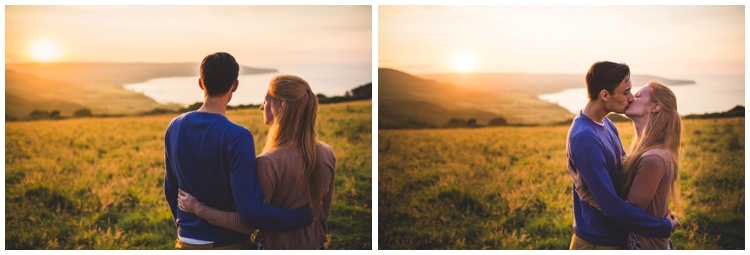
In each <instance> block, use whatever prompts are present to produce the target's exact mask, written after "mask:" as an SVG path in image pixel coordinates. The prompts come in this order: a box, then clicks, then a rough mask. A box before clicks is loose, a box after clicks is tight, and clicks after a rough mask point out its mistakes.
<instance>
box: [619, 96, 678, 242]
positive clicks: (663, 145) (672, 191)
mask: <svg viewBox="0 0 750 255" xmlns="http://www.w3.org/2000/svg"><path fill="white" fill-rule="evenodd" d="M625 115H626V116H628V118H630V119H632V120H633V124H634V126H635V131H636V136H635V138H634V139H633V143H632V145H631V146H630V153H629V154H628V156H627V157H626V158H625V160H624V161H623V175H622V178H621V179H620V180H621V183H620V185H619V188H618V195H620V197H627V201H628V202H631V203H633V204H635V205H637V206H638V207H640V208H641V209H643V210H644V211H645V212H646V213H648V214H650V215H652V216H654V217H656V218H665V217H668V216H669V215H670V213H671V212H670V210H669V209H668V208H667V206H668V205H669V200H670V197H671V199H672V203H674V206H675V209H676V210H677V211H678V212H679V210H680V207H679V203H678V200H677V194H678V193H677V185H676V183H677V177H678V176H679V175H678V174H677V173H678V167H679V160H680V158H679V149H680V133H681V132H682V121H681V120H680V114H679V113H677V98H676V97H675V95H674V93H672V90H670V89H669V88H667V86H664V85H663V84H661V83H658V82H649V83H648V84H646V86H645V87H643V88H642V89H641V90H640V91H638V92H637V93H636V94H635V99H634V100H633V102H632V103H631V104H630V106H629V107H628V108H627V110H625ZM628 248H629V249H648V250H654V249H670V250H671V249H673V247H672V241H671V240H670V239H669V238H655V237H646V236H638V235H637V234H634V233H631V234H630V237H629V240H628Z"/></svg>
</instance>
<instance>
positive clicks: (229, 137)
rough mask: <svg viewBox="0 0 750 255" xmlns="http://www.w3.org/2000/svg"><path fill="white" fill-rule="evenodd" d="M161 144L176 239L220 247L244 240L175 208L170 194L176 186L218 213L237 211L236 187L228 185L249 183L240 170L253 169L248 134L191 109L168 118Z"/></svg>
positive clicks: (212, 115) (252, 149)
mask: <svg viewBox="0 0 750 255" xmlns="http://www.w3.org/2000/svg"><path fill="white" fill-rule="evenodd" d="M164 140H165V152H164V153H165V164H166V168H167V176H166V179H165V184H164V185H165V187H164V188H165V194H166V196H167V201H168V202H169V203H170V207H171V208H172V215H173V216H174V217H175V220H176V223H177V225H178V228H179V230H178V234H179V236H181V237H187V238H193V239H198V240H205V241H213V242H220V243H234V242H240V241H243V240H246V239H247V238H248V237H249V236H248V235H246V234H242V233H238V232H234V231H231V230H227V229H224V228H220V227H217V226H214V225H211V224H209V223H208V222H207V221H205V220H203V219H201V218H198V217H197V216H195V215H194V214H190V213H185V212H182V211H180V210H178V209H177V205H176V197H177V195H176V190H177V188H178V187H179V188H181V189H182V190H185V191H187V192H189V193H190V194H192V195H193V196H195V197H196V198H197V199H199V201H202V202H203V203H205V204H206V205H208V206H211V207H214V208H217V209H219V210H224V211H237V206H236V204H235V200H234V196H233V188H237V187H232V185H231V179H232V178H236V179H239V180H254V179H255V178H254V177H248V176H245V175H247V174H251V172H252V171H240V169H252V168H254V167H255V145H254V143H253V137H252V134H251V133H250V131H249V130H247V129H246V128H244V127H242V126H239V125H237V124H235V123H232V122H231V121H229V119H227V118H226V117H225V116H224V115H221V114H216V113H206V112H198V111H195V112H189V113H185V114H182V115H180V116H178V117H176V118H175V119H174V120H172V122H171V123H170V125H169V127H168V128H167V132H166V135H165V137H164ZM233 170H234V171H233ZM246 185H252V183H247V184H246ZM172 196H173V197H172ZM173 203H174V204H173Z"/></svg>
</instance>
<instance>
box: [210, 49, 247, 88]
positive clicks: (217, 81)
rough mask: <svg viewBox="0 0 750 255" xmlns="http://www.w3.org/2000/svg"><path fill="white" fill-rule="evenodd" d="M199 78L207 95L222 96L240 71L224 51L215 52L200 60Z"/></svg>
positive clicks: (237, 65) (230, 56)
mask: <svg viewBox="0 0 750 255" xmlns="http://www.w3.org/2000/svg"><path fill="white" fill-rule="evenodd" d="M200 73H201V80H203V88H205V89H206V92H207V93H208V95H209V96H223V95H224V94H226V93H227V92H229V89H231V88H232V84H233V83H234V81H236V80H237V76H239V73H240V65H239V64H237V61H236V60H234V57H232V55H230V54H229V53H226V52H215V53H213V54H211V55H208V56H206V57H205V58H203V61H202V62H201V68H200Z"/></svg>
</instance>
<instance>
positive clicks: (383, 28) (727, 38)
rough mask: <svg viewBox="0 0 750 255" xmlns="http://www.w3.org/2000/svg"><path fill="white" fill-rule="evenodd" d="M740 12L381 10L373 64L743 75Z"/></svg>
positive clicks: (432, 69) (431, 69)
mask: <svg viewBox="0 0 750 255" xmlns="http://www.w3.org/2000/svg"><path fill="white" fill-rule="evenodd" d="M744 38H745V11H744V6H383V5H381V6H379V7H378V66H379V67H388V68H394V69H398V70H402V71H406V72H409V73H443V72H510V73H572V74H579V73H585V72H586V71H587V70H588V68H589V67H590V66H591V64H593V63H594V62H596V61H602V60H607V61H613V62H622V63H626V64H628V65H629V66H630V67H631V71H632V72H633V73H637V74H650V75H659V76H666V77H667V78H680V77H685V76H689V75H727V74H733V75H734V74H743V73H744V71H745V39H744Z"/></svg>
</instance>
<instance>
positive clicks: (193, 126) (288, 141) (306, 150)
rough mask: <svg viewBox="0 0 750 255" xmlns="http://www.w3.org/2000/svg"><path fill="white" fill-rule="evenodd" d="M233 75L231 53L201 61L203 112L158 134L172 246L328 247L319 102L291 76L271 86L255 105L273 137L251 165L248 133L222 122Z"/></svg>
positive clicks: (328, 188)
mask: <svg viewBox="0 0 750 255" xmlns="http://www.w3.org/2000/svg"><path fill="white" fill-rule="evenodd" d="M238 75H239V64H238V63H237V61H236V60H235V59H234V57H233V56H232V55H230V54H228V53H224V52H218V53H213V54H211V55H208V56H206V57H205V58H204V59H203V61H202V62H201V65H200V79H199V80H198V85H199V86H200V88H201V89H202V90H203V93H204V103H203V106H202V107H201V108H200V109H198V110H196V111H191V112H187V113H185V114H182V115H180V116H178V117H176V118H174V119H173V120H172V122H171V123H170V124H169V127H168V128H167V131H166V134H165V136H164V161H165V166H166V175H165V177H164V194H165V196H166V199H167V202H168V203H169V207H170V209H171V212H172V217H173V219H174V221H175V224H176V225H177V240H176V243H175V248H177V249H201V250H204V249H208V250H210V249H230V250H237V249H251V248H254V247H255V248H257V249H298V250H303V249H325V243H326V242H327V239H326V233H327V232H328V227H327V222H328V216H329V215H330V212H331V202H332V199H333V185H334V175H335V166H336V159H335V157H334V155H333V150H332V149H331V147H329V146H328V145H326V144H324V143H322V142H320V141H318V140H317V129H316V125H317V123H316V118H317V111H318V100H317V97H316V96H315V94H314V93H313V92H312V90H311V89H310V86H309V85H308V83H307V82H306V81H305V80H303V79H301V78H299V77H297V76H293V75H279V76H275V77H274V78H272V80H271V82H270V84H269V86H268V92H267V93H266V96H265V101H264V102H263V104H262V105H261V107H260V110H262V111H263V122H264V123H265V124H266V125H269V126H270V130H269V133H268V136H267V141H266V144H265V147H264V148H263V152H262V153H261V155H259V156H258V157H257V158H256V155H255V141H254V139H253V134H252V133H250V131H249V130H248V129H247V128H245V127H243V126H240V125H238V124H235V123H233V122H232V121H230V120H229V119H228V118H227V117H226V116H225V113H226V107H227V104H228V103H229V101H230V100H231V99H232V94H233V93H234V92H235V91H236V90H237V87H238V86H239V81H238V80H237V78H238ZM256 229H258V230H259V231H258V233H257V234H255V235H253V234H254V232H255V231H256ZM251 235H253V236H254V237H255V239H254V240H251Z"/></svg>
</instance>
